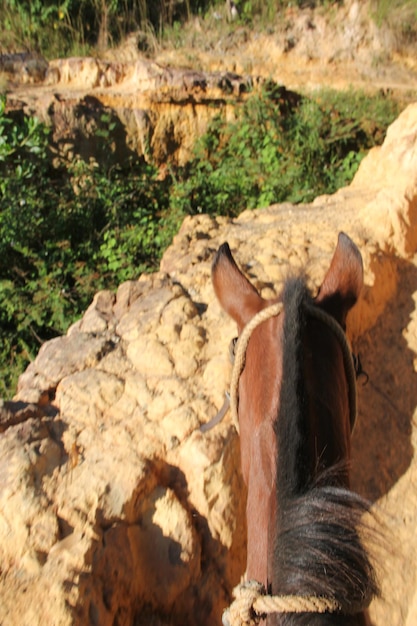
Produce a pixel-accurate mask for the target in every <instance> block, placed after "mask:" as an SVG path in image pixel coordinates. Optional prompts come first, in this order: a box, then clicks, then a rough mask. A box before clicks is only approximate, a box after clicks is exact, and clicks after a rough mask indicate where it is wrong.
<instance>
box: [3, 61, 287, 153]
mask: <svg viewBox="0 0 417 626" xmlns="http://www.w3.org/2000/svg"><path fill="white" fill-rule="evenodd" d="M9 56H12V55H9ZM14 56H15V57H16V58H15V60H14V62H12V59H10V60H9V62H8V63H5V62H3V63H1V60H0V73H1V72H2V70H3V75H4V76H6V77H7V78H8V79H9V83H10V86H11V87H12V88H10V90H9V93H8V95H7V107H8V108H9V109H10V110H21V109H23V110H24V111H25V112H26V113H27V114H29V113H30V114H31V115H36V116H37V117H38V118H39V119H41V120H42V121H44V122H45V123H46V124H48V125H50V126H52V128H53V138H54V142H55V143H56V145H57V148H58V150H59V152H60V154H61V155H62V156H65V157H66V158H69V159H71V158H73V157H74V155H76V154H79V155H81V156H82V157H83V158H84V159H85V160H87V161H88V159H89V158H91V157H93V158H95V159H96V160H98V161H100V160H101V159H103V158H107V159H108V158H109V157H110V156H111V155H113V159H114V160H115V161H116V160H120V159H122V158H125V157H126V156H127V155H129V154H130V153H136V154H139V155H143V156H144V157H145V158H149V151H151V154H152V162H153V163H157V164H160V165H162V164H166V162H167V160H169V161H171V162H174V163H179V164H184V163H186V162H187V161H189V159H190V156H191V153H192V148H193V146H194V144H195V140H196V138H197V137H199V136H201V135H202V134H203V132H204V131H205V130H206V128H207V124H208V123H209V121H210V120H211V119H212V118H213V117H214V116H215V115H218V114H219V112H223V114H224V116H225V118H226V119H231V118H233V117H234V111H235V108H236V106H239V104H241V103H242V102H243V101H244V100H245V98H246V97H247V94H248V93H249V92H250V91H252V90H256V89H258V88H259V87H260V85H261V83H263V82H264V81H263V80H261V79H253V78H252V77H250V76H244V75H242V76H239V75H237V74H235V73H232V72H228V71H224V72H202V71H196V70H191V69H176V68H171V67H166V66H163V65H161V64H158V63H157V62H155V61H150V60H147V59H142V58H139V57H138V56H137V58H136V59H135V60H130V61H125V62H118V61H105V60H100V59H96V58H92V57H91V58H69V59H57V60H55V61H50V62H49V64H47V63H46V62H45V61H43V63H42V64H41V60H39V59H36V64H35V59H32V60H30V61H31V62H29V60H27V59H26V58H25V57H22V55H14ZM19 61H20V65H19ZM35 65H36V67H38V66H40V65H41V66H42V68H43V72H42V73H41V74H39V76H37V75H36V76H37V78H36V76H33V79H31V80H30V81H28V80H27V75H28V68H29V69H30V68H32V69H33V67H34V66H35ZM19 68H20V71H19ZM46 68H47V69H46ZM32 74H33V72H32ZM19 82H20V83H21V84H19ZM281 89H282V96H283V97H287V96H288V97H292V96H291V94H289V93H288V94H287V92H286V90H285V88H284V87H282V88H281ZM109 120H111V123H112V124H111V127H110V124H109ZM99 130H100V131H103V132H104V133H105V135H106V141H105V142H103V141H100V140H99V133H98V131H99ZM109 147H110V148H111V150H110V151H109Z"/></svg>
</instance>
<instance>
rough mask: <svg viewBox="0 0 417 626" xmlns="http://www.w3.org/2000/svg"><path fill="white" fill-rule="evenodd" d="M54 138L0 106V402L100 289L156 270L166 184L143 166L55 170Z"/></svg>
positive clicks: (164, 238) (165, 237)
mask: <svg viewBox="0 0 417 626" xmlns="http://www.w3.org/2000/svg"><path fill="white" fill-rule="evenodd" d="M48 140H49V131H48V129H47V128H46V127H45V126H44V125H43V124H41V123H39V122H38V121H37V120H36V119H33V118H29V117H19V118H13V117H10V116H8V115H6V113H5V109H4V99H2V100H0V181H1V182H0V371H1V377H0V395H2V394H5V393H6V391H7V390H9V389H11V388H13V386H14V385H15V383H16V378H17V374H18V373H19V372H21V371H23V369H24V365H25V364H26V363H27V361H28V359H30V358H33V357H34V356H35V354H36V352H37V350H38V349H39V346H40V344H41V343H42V342H43V341H45V340H46V339H49V338H51V337H53V336H55V335H57V334H62V333H64V332H65V331H66V330H67V328H68V325H69V324H70V323H72V322H73V321H74V320H75V319H77V317H78V316H79V315H80V313H81V312H82V311H83V310H84V309H85V308H86V307H87V305H88V304H89V302H90V301H91V298H92V295H93V294H94V293H95V292H96V291H97V290H98V289H100V288H102V287H106V288H113V287H115V286H116V285H117V284H118V283H119V282H120V281H122V280H125V279H128V278H135V277H137V276H138V275H139V274H140V273H141V272H143V271H145V270H149V269H153V268H155V267H156V265H157V263H158V260H159V258H160V255H161V252H162V250H163V249H164V248H165V247H166V246H167V244H168V242H169V237H170V233H169V232H168V231H167V230H166V228H165V227H161V220H162V218H163V216H164V213H165V212H166V210H167V207H168V193H167V182H162V181H159V180H158V179H157V172H156V170H155V168H153V167H151V166H149V165H146V164H145V163H143V161H141V160H139V159H136V160H132V159H130V160H128V161H126V162H125V163H124V164H123V165H117V166H112V167H102V166H99V165H98V164H97V163H96V162H94V161H91V162H89V163H86V162H84V161H82V160H81V159H79V158H78V159H76V160H75V161H74V162H73V163H72V164H71V165H70V167H69V168H68V169H66V168H63V167H61V168H58V169H57V168H56V167H53V166H52V160H51V155H50V152H49V143H48Z"/></svg>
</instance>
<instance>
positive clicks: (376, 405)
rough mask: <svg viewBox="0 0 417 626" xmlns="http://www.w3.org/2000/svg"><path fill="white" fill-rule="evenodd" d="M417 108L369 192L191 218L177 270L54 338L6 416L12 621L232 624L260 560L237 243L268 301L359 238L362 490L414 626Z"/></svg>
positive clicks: (5, 573) (377, 615)
mask: <svg viewBox="0 0 417 626" xmlns="http://www.w3.org/2000/svg"><path fill="white" fill-rule="evenodd" d="M416 127H417V104H414V105H412V106H410V107H409V108H408V109H407V110H406V111H404V113H403V114H402V115H401V116H400V117H399V119H398V120H397V121H396V122H395V123H394V124H393V125H392V127H391V129H390V131H389V133H388V136H387V140H386V142H385V144H384V146H383V147H382V148H380V149H376V150H374V151H372V152H371V153H370V155H369V156H368V157H367V158H366V159H365V160H364V162H363V164H362V165H361V168H360V170H359V172H358V174H357V176H356V178H355V181H354V182H353V184H352V185H351V186H350V187H348V188H346V189H343V190H341V191H339V192H338V193H336V194H335V195H333V196H325V197H320V198H317V199H316V200H315V202H313V203H312V204H310V205H301V206H293V205H290V204H283V205H276V206H272V207H269V208H267V209H264V210H258V211H253V212H249V211H247V212H245V213H243V214H242V215H241V216H240V217H239V218H237V219H234V220H228V219H226V218H217V219H216V218H212V217H208V216H205V215H201V216H197V217H194V218H187V219H186V220H185V221H184V224H183V226H182V228H181V230H180V232H179V234H178V235H177V237H176V238H175V241H174V243H173V245H172V246H171V247H170V249H169V250H167V252H166V254H165V256H164V258H163V260H162V263H161V270H160V272H157V273H155V274H153V275H144V276H142V277H141V278H140V279H139V280H138V281H130V282H128V283H125V284H123V285H121V286H120V287H119V289H118V290H117V293H116V294H112V293H110V292H106V291H103V292H100V293H99V294H97V295H96V297H95V298H94V300H93V302H92V304H91V306H90V308H89V309H88V310H87V311H86V313H85V314H84V316H83V318H82V319H81V320H80V321H79V322H77V323H76V324H74V325H73V326H72V327H71V328H70V329H69V331H68V333H67V335H66V336H65V337H59V338H57V339H54V340H52V341H51V342H48V343H46V344H45V345H44V346H43V348H42V349H41V351H40V352H39V354H38V356H37V358H36V359H35V361H34V362H33V363H32V364H31V365H30V366H29V367H28V369H27V370H26V372H25V373H24V374H22V376H21V378H20V381H19V388H18V392H17V395H16V398H15V399H14V401H12V402H9V403H6V404H5V405H4V406H3V407H2V408H1V410H0V412H1V415H2V417H1V419H0V423H1V428H0V431H1V434H0V480H1V485H2V489H1V491H0V563H1V572H0V596H1V598H2V602H1V603H0V622H1V623H2V624H4V625H5V626H11V625H14V624H16V623H19V624H23V625H25V624H31V626H36V625H37V624H45V623H48V624H54V625H63V626H64V625H65V626H66V625H81V624H82V625H85V624H99V625H100V626H102V625H104V626H107V625H110V624H116V623H117V624H119V625H123V626H124V625H126V626H127V625H129V626H130V625H131V624H155V625H156V624H158V625H159V624H161V625H162V624H172V625H180V624H181V625H182V624H185V623H189V624H201V625H203V626H204V625H207V626H209V625H210V626H211V625H212V624H218V623H220V616H221V611H222V609H223V608H224V607H225V605H226V604H227V603H228V601H229V594H230V590H231V588H232V587H233V585H234V584H235V583H236V582H237V581H238V580H239V578H240V576H241V574H242V573H243V570H244V564H245V528H244V516H245V513H244V510H245V494H244V488H243V484H242V479H241V475H240V460H239V441H238V437H237V435H236V432H235V431H234V429H233V427H232V425H231V422H230V417H226V418H225V420H224V421H223V422H222V423H221V424H220V425H219V426H218V427H217V428H216V429H214V430H212V431H209V432H208V433H205V434H203V433H201V432H200V430H199V426H200V425H201V424H203V423H205V422H207V421H208V420H209V419H210V418H211V417H212V416H213V415H214V414H215V413H216V411H217V410H218V409H219V408H220V406H221V404H222V402H223V397H224V392H225V390H226V388H227V386H228V381H229V377H230V364H229V362H228V344H229V342H230V339H231V338H232V337H233V336H234V335H235V333H236V329H235V328H234V324H233V323H232V322H231V321H230V320H229V319H228V318H227V317H226V315H225V314H223V313H222V312H221V310H220V307H219V305H218V303H217V301H216V300H215V297H214V294H213V290H212V287H211V282H210V265H211V259H212V256H213V252H214V251H215V250H216V249H217V247H218V246H219V245H220V244H221V243H222V242H223V241H224V240H228V241H229V244H230V245H231V247H232V249H233V251H234V253H235V255H236V257H237V260H238V261H239V263H240V264H241V265H242V266H243V268H244V269H245V271H246V272H247V273H248V275H249V276H250V277H251V279H252V280H253V281H254V283H255V284H256V285H257V286H258V288H259V289H260V290H261V292H262V294H263V295H265V296H271V295H272V294H274V293H277V292H278V291H279V290H280V288H281V285H282V282H283V280H284V279H285V278H286V277H287V276H288V275H289V274H291V273H294V272H298V271H300V270H305V271H306V272H307V275H308V277H309V280H310V282H311V286H312V288H314V287H315V286H316V285H318V284H319V283H320V282H321V279H322V277H323V274H324V272H325V269H326V267H327V265H328V261H329V258H330V256H331V254H332V251H333V249H334V246H335V242H336V239H337V233H338V232H339V231H340V230H345V231H346V232H348V233H349V234H350V236H351V237H352V238H353V239H354V240H355V241H356V243H357V244H358V245H359V247H360V249H361V251H362V254H363V257H364V263H365V283H366V284H365V289H364V293H363V298H362V301H361V304H360V306H358V308H357V311H356V312H355V314H354V315H352V316H351V318H350V319H349V320H348V322H349V325H348V330H349V334H350V336H351V337H352V340H353V342H354V345H355V349H356V351H359V353H360V354H361V358H362V364H363V367H364V369H365V370H366V372H367V373H368V375H369V383H368V384H367V385H366V386H363V387H362V386H360V387H359V418H358V425H357V428H356V431H355V436H354V441H353V463H352V470H353V480H354V485H355V487H356V488H357V489H358V490H359V491H360V492H361V493H362V494H363V495H365V496H367V497H368V498H370V499H371V500H372V502H374V509H375V511H376V512H377V513H378V515H380V517H381V518H382V520H383V521H384V523H385V533H386V537H387V543H388V544H389V551H388V553H387V554H385V555H384V557H383V559H382V565H384V566H385V569H382V571H381V583H382V592H383V597H382V599H381V600H376V601H375V602H374V603H373V605H372V606H371V618H372V623H373V624H375V626H379V625H381V626H382V625H385V624H388V623H389V624H390V625H392V626H413V625H414V622H415V615H416V588H417V562H416V560H415V558H414V555H415V554H416V551H417V539H416V533H415V528H416V523H417V498H416V495H415V489H414V484H415V482H416V481H417V465H416V459H415V457H416V455H415V451H416V447H417V427H416V424H417V421H416V418H417V413H416V410H417V392H416V389H417V385H416V380H417V373H416V371H417V306H416V305H417V256H416V253H417V240H416V235H415V233H416V232H417V219H416V218H417V216H416V212H415V206H416V202H417V162H416V160H415V154H416V153H417V133H416V132H415V128H416Z"/></svg>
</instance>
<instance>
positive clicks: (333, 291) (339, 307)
mask: <svg viewBox="0 0 417 626" xmlns="http://www.w3.org/2000/svg"><path fill="white" fill-rule="evenodd" d="M362 286H363V263H362V256H361V253H360V252H359V250H358V248H357V246H356V245H355V244H354V243H353V241H352V240H351V239H350V238H349V237H348V236H347V235H345V233H339V239H338V242H337V247H336V250H335V253H334V255H333V259H332V262H331V264H330V268H329V270H328V272H327V274H326V276H325V278H324V281H323V284H322V286H321V287H320V290H319V294H318V296H317V298H316V303H317V304H320V306H321V307H322V308H323V309H325V310H326V311H327V312H328V313H330V314H331V315H333V317H334V318H335V319H336V320H337V321H338V322H339V323H340V324H341V325H342V326H344V325H345V322H346V316H347V314H348V312H349V310H350V309H351V308H352V307H353V306H354V304H356V302H357V300H358V298H359V295H360V292H361V289H362Z"/></svg>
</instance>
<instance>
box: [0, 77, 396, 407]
mask: <svg viewBox="0 0 417 626" xmlns="http://www.w3.org/2000/svg"><path fill="white" fill-rule="evenodd" d="M287 96H288V94H287V93H286V92H285V90H280V89H276V88H271V89H269V90H267V91H265V93H264V94H261V95H257V96H255V95H254V96H252V97H251V98H249V99H248V100H247V102H246V103H245V104H244V105H243V106H242V109H241V112H240V114H239V115H238V117H237V119H236V120H235V122H234V123H233V124H230V123H225V122H224V121H223V119H222V118H221V117H217V118H216V119H215V120H214V121H213V122H212V124H211V125H210V127H209V129H208V132H207V133H206V134H205V135H204V136H203V137H202V138H201V140H200V141H199V142H198V144H197V146H196V151H195V155H194V158H193V159H192V160H191V162H190V163H189V164H188V165H187V166H186V167H185V168H182V169H179V170H177V171H174V170H173V171H172V174H171V176H168V177H166V178H165V179H164V180H161V179H160V177H159V176H158V172H157V170H156V169H155V168H154V167H153V166H151V165H149V164H147V163H145V162H144V161H143V160H141V159H139V158H137V157H133V156H130V157H129V158H125V159H124V160H123V159H121V158H120V159H118V160H117V161H118V162H117V163H116V164H114V163H113V164H112V163H111V159H110V158H107V159H106V158H103V159H102V160H101V162H100V164H99V163H98V162H97V161H95V160H94V159H90V160H89V161H88V162H87V161H85V160H83V159H81V158H80V157H77V158H75V159H74V160H73V162H72V163H71V164H70V165H69V166H67V167H64V166H63V165H61V166H60V167H57V166H54V165H53V161H52V158H51V151H50V140H51V138H50V131H49V130H48V128H46V127H45V126H44V125H43V124H41V123H40V122H39V121H38V120H36V119H35V118H31V117H26V116H24V115H22V114H19V115H17V114H8V113H6V110H5V99H4V98H0V372H1V376H0V396H1V395H9V394H11V393H13V389H14V387H15V384H16V380H17V376H18V374H19V373H21V372H22V371H23V370H24V368H25V366H26V364H27V362H28V360H30V359H32V358H34V356H35V355H36V353H37V351H38V349H39V347H40V345H41V343H42V342H43V341H45V340H47V339H49V338H51V337H53V336H55V335H57V334H62V333H64V332H66V330H67V328H68V326H69V325H70V324H71V323H72V322H74V321H75V320H76V319H77V318H78V317H79V316H80V314H81V313H82V312H83V311H84V310H85V309H86V307H87V306H88V304H89V302H90V301H91V299H92V297H93V295H94V293H95V292H96V291H97V290H98V289H101V288H108V289H112V288H115V287H116V286H117V285H118V284H120V282H122V281H124V280H127V279H134V278H136V277H137V276H138V275H139V274H140V273H142V272H143V271H148V270H152V269H155V268H156V267H157V265H158V262H159V259H160V257H161V254H162V253H163V251H164V250H165V249H166V247H167V246H168V244H169V243H170V242H171V240H172V236H173V234H174V233H175V232H176V231H177V229H178V227H179V225H180V223H181V221H182V219H183V217H184V215H187V214H195V213H200V212H207V213H211V214H216V215H217V214H225V215H237V214H238V213H240V212H241V211H242V210H244V209H246V208H254V207H259V206H265V205H269V204H271V203H273V202H280V201H287V200H289V201H292V202H300V201H309V200H312V199H313V198H314V197H315V196H317V195H318V194H320V193H331V192H333V191H334V190H335V189H337V188H338V187H340V186H341V185H344V184H346V183H347V182H349V181H350V180H351V178H352V176H353V175H354V173H355V172H356V169H357V167H358V165H359V163H360V160H361V158H362V156H363V155H364V153H365V151H366V150H367V149H368V148H369V147H371V146H372V145H374V144H375V143H381V141H382V139H383V136H384V132H385V129H386V127H387V125H388V124H389V123H390V122H391V121H392V120H393V119H394V117H395V116H396V115H397V113H398V111H397V109H396V106H395V105H394V104H393V103H392V102H391V101H390V100H386V99H383V98H373V99H370V98H368V97H367V96H365V95H364V94H357V93H356V94H353V95H349V94H336V93H335V92H331V91H326V92H320V93H318V94H316V96H315V97H314V98H313V99H307V98H304V99H300V100H297V98H294V94H293V95H292V96H290V97H287ZM114 123H115V122H114V119H113V118H112V117H111V116H109V115H107V114H103V115H102V116H101V118H100V124H99V125H98V126H97V133H96V137H95V142H94V144H95V146H96V147H97V145H98V144H100V145H101V143H103V147H104V146H105V145H106V142H107V144H109V143H111V138H112V133H113V132H114ZM103 151H104V150H102V149H101V148H100V149H98V154H99V156H103V155H102V153H103ZM113 160H114V159H113Z"/></svg>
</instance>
